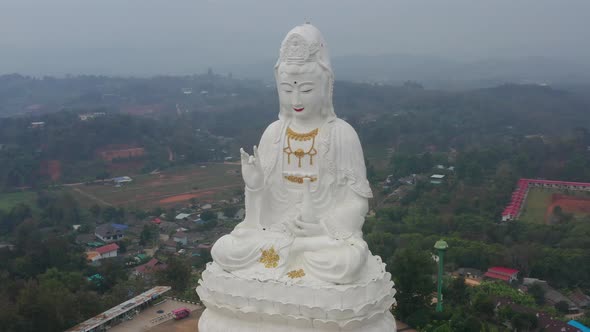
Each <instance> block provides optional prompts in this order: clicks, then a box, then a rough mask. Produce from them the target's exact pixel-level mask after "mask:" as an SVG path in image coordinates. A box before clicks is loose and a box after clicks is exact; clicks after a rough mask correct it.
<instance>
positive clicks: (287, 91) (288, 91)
mask: <svg viewBox="0 0 590 332" xmlns="http://www.w3.org/2000/svg"><path fill="white" fill-rule="evenodd" d="M283 91H285V93H291V92H293V90H283Z"/></svg>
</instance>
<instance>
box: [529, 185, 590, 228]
mask: <svg viewBox="0 0 590 332" xmlns="http://www.w3.org/2000/svg"><path fill="white" fill-rule="evenodd" d="M554 195H563V196H556V197H560V198H559V199H557V200H555V201H554V200H553V197H554ZM584 198H587V199H590V195H589V194H588V193H586V192H581V191H563V190H552V189H540V188H531V189H530V190H529V193H528V196H527V199H526V202H525V205H524V208H523V212H522V215H521V216H520V220H522V221H525V222H532V223H538V224H542V223H548V219H549V216H550V215H551V213H552V212H553V208H554V207H555V206H557V205H559V206H561V208H562V209H563V211H564V212H567V213H573V214H574V215H575V216H576V217H583V216H585V215H588V214H590V200H586V199H584Z"/></svg>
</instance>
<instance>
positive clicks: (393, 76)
mask: <svg viewBox="0 0 590 332" xmlns="http://www.w3.org/2000/svg"><path fill="white" fill-rule="evenodd" d="M39 59H42V61H40V60H39ZM207 59H212V57H207V58H199V59H196V58H195V56H194V54H191V53H188V52H185V53H183V52H171V51H170V50H152V51H149V52H147V51H141V50H137V49H126V50H117V49H75V50H61V49H60V50H52V51H46V50H34V49H29V50H18V49H12V48H4V49H3V56H2V61H0V74H7V73H15V72H16V73H21V74H28V75H35V76H42V75H56V76H64V75H65V74H73V75H78V74H93V75H109V76H153V75H162V74H169V75H184V74H195V73H203V72H206V71H207V68H208V67H212V68H213V70H214V71H215V72H216V73H221V74H223V73H226V74H227V73H230V72H231V73H232V74H233V76H234V77H236V78H250V79H262V80H268V81H271V80H273V79H274V77H273V71H272V68H273V66H274V64H275V62H276V59H275V58H267V59H263V60H260V61H258V62H254V63H242V64H236V65H228V64H214V61H211V60H207ZM203 63H211V65H204V64H203ZM332 65H333V67H334V70H335V73H336V79H337V80H347V81H360V82H385V83H400V82H405V81H416V82H419V83H421V84H423V85H425V86H427V87H434V88H447V89H453V88H473V87H489V86H495V85H498V84H503V83H507V82H510V83H532V84H550V85H553V84H564V83H570V84H579V83H590V64H581V63H575V62H573V61H568V60H563V59H559V58H549V57H522V58H504V59H495V58H490V59H486V60H479V61H471V62H467V61H459V60H454V59H448V58H444V57H438V56H425V55H411V54H386V55H378V56H366V55H352V56H336V57H333V61H332Z"/></svg>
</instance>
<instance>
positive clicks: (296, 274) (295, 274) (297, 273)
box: [287, 269, 305, 279]
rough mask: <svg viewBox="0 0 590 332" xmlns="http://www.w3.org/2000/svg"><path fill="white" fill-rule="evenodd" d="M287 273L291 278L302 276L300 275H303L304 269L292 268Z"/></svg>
mask: <svg viewBox="0 0 590 332" xmlns="http://www.w3.org/2000/svg"><path fill="white" fill-rule="evenodd" d="M287 275H288V276H289V278H291V279H295V278H302V277H305V271H303V269H299V270H293V271H290V272H288V273H287Z"/></svg>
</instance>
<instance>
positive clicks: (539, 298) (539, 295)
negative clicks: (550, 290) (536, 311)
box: [528, 283, 545, 305]
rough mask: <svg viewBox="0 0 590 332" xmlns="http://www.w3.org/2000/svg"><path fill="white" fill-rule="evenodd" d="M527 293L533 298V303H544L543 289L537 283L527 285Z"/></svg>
mask: <svg viewBox="0 0 590 332" xmlns="http://www.w3.org/2000/svg"><path fill="white" fill-rule="evenodd" d="M528 293H529V294H531V295H532V296H533V298H535V303H537V305H543V303H545V290H544V289H543V287H541V285H539V284H538V283H535V284H533V285H532V286H531V287H529V289H528Z"/></svg>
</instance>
